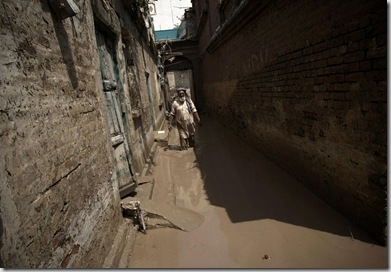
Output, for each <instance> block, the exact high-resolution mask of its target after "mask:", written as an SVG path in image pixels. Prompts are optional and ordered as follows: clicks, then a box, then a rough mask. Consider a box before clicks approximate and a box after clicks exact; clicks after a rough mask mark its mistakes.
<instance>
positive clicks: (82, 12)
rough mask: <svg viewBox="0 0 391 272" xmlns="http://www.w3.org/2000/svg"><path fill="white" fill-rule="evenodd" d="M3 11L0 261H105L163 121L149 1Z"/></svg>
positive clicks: (60, 264)
mask: <svg viewBox="0 0 391 272" xmlns="http://www.w3.org/2000/svg"><path fill="white" fill-rule="evenodd" d="M0 10H1V11H0V19H1V22H2V28H1V32H0V33H1V34H0V35H1V43H0V46H1V65H0V67H1V68H0V69H1V76H0V86H1V88H0V117H1V124H0V127H1V129H0V131H1V132H0V145H1V155H0V167H1V171H0V179H1V183H0V236H1V241H0V256H1V258H0V259H1V264H2V267H7V268H16V267H17V268H68V267H78V268H94V267H97V268H101V267H102V265H103V261H104V258H103V257H104V256H107V254H108V252H109V250H110V247H111V244H112V243H113V238H114V236H115V234H116V232H117V229H118V226H119V224H121V220H122V219H123V218H122V214H121V207H120V198H121V197H122V196H124V195H126V194H127V193H129V192H131V191H132V190H134V188H135V186H137V176H138V174H139V173H141V171H142V170H143V167H144V165H145V162H146V159H147V158H148V154H149V153H150V151H151V148H152V145H153V142H154V136H153V131H154V130H157V129H159V127H160V126H161V124H162V122H163V120H164V112H165V109H164V104H165V103H164V101H163V99H164V97H163V96H162V91H161V87H160V74H159V70H158V68H157V63H158V57H157V51H156V48H155V42H154V35H153V27H152V21H151V18H150V16H149V13H148V2H147V1H143V0H139V1H122V0H78V1H73V0H64V1H55V0H51V1H8V0H5V1H2V3H1V5H0Z"/></svg>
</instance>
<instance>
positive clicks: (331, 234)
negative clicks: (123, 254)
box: [129, 116, 388, 268]
mask: <svg viewBox="0 0 391 272" xmlns="http://www.w3.org/2000/svg"><path fill="white" fill-rule="evenodd" d="M201 118H202V119H203V124H204V125H203V126H202V127H197V129H198V131H197V136H196V147H195V149H193V148H190V149H189V150H186V151H179V149H178V145H179V140H178V139H177V134H176V132H175V131H174V130H173V131H171V132H170V133H169V139H168V144H169V146H160V147H158V148H157V151H156V155H155V159H154V167H153V171H152V174H153V178H154V186H153V191H151V194H149V196H150V201H153V203H155V204H156V203H157V204H156V205H159V203H160V206H161V207H162V208H164V207H170V206H172V207H176V208H177V209H182V210H184V211H186V210H188V211H190V212H191V213H194V214H196V215H197V216H194V214H193V215H192V216H189V217H186V215H184V218H182V219H183V220H185V221H186V219H188V220H189V222H187V226H188V227H187V229H185V230H180V229H177V228H170V227H166V228H165V227H162V228H155V229H148V231H147V233H146V234H143V233H141V232H138V234H137V237H136V240H135V244H134V248H133V252H132V256H131V258H130V263H129V268H387V267H388V253H387V248H385V247H381V246H378V245H376V244H375V243H374V242H373V241H372V240H371V239H370V238H369V237H368V236H367V235H366V234H365V233H364V232H363V231H361V230H360V229H359V228H357V227H356V226H354V225H352V224H351V223H350V222H349V220H348V219H347V218H345V217H344V216H343V215H341V214H340V213H339V212H338V211H336V210H334V209H333V208H331V207H330V206H328V205H327V204H326V203H325V202H323V201H322V200H320V199H319V198H318V197H316V196H315V195H314V194H312V193H311V192H310V191H308V190H307V189H306V188H305V187H304V186H303V185H301V184H300V183H298V182H297V181H296V180H295V179H294V178H292V177H290V176H289V175H288V174H287V173H285V172H284V171H282V170H281V169H280V168H279V167H277V166H276V165H275V164H273V163H272V162H270V161H269V160H268V159H266V158H265V157H264V156H263V155H261V154H260V153H258V152H256V151H255V150H253V149H252V148H251V147H250V146H248V145H247V144H246V143H245V142H244V141H242V140H241V139H239V138H238V137H236V136H235V135H233V134H231V133H229V132H228V131H227V130H226V129H225V128H224V127H223V126H222V125H220V124H219V123H218V122H217V121H216V120H214V119H212V118H211V117H207V116H202V117H201ZM142 186H143V185H140V187H142ZM142 203H143V202H142ZM142 205H143V204H142ZM171 212H172V213H174V214H175V213H176V210H175V209H174V208H173V209H171Z"/></svg>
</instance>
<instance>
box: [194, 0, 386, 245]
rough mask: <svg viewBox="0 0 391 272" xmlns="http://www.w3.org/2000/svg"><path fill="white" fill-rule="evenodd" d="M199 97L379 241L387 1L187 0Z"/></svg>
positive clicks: (383, 173) (383, 210)
mask: <svg viewBox="0 0 391 272" xmlns="http://www.w3.org/2000/svg"><path fill="white" fill-rule="evenodd" d="M192 3H193V9H194V12H195V20H196V26H197V28H196V29H197V37H196V38H197V39H198V44H199V45H198V49H199V54H200V58H201V60H200V69H199V71H200V82H202V86H201V88H199V91H202V95H203V97H204V103H205V106H206V108H207V110H208V112H209V113H210V114H213V115H214V116H216V117H217V118H218V119H219V120H221V122H223V123H224V124H225V125H226V126H227V127H229V128H230V129H231V130H232V131H233V132H235V133H236V134H238V135H240V136H241V137H242V138H243V139H245V140H246V142H249V143H251V144H252V145H253V146H254V148H257V149H258V150H260V151H261V152H262V153H263V154H265V155H266V156H267V157H269V158H270V159H272V160H273V161H274V162H275V163H276V164H278V165H279V166H281V167H282V168H283V169H285V170H286V171H287V172H289V173H290V174H292V175H294V176H295V177H296V178H297V179H298V180H299V181H301V182H303V183H304V184H306V185H307V186H308V188H310V189H311V190H312V191H314V192H316V193H317V194H318V195H319V196H321V197H322V198H323V199H324V200H325V201H327V202H328V203H330V204H331V205H333V206H334V207H335V208H337V209H338V210H340V211H341V212H343V213H344V214H345V215H347V216H348V217H349V218H350V219H351V220H352V221H353V222H355V223H357V224H359V225H361V226H362V227H364V228H365V229H366V230H367V231H368V232H370V233H371V234H372V235H373V236H374V237H376V238H378V240H379V241H381V242H383V243H385V241H386V233H387V212H386V207H387V200H386V199H387V58H386V53H387V49H386V48H387V47H386V46H387V5H386V2H384V1H370V2H368V1H360V0H355V1H351V0H349V1H343V2H338V1H285V0H278V1H255V0H201V1H192Z"/></svg>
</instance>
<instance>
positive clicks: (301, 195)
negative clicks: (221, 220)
mask: <svg viewBox="0 0 391 272" xmlns="http://www.w3.org/2000/svg"><path fill="white" fill-rule="evenodd" d="M202 119H203V120H204V125H203V127H202V128H200V129H198V132H197V134H198V135H197V148H196V157H197V164H198V166H199V168H200V171H201V174H202V177H203V182H204V189H205V192H206V194H207V196H208V199H209V201H210V203H211V205H215V206H219V207H223V208H224V209H225V210H226V212H227V214H228V216H229V218H230V220H231V221H232V222H233V223H238V222H244V221H253V220H262V219H273V220H277V221H280V222H285V223H287V224H292V225H296V226H302V227H305V228H310V229H315V230H319V231H325V232H328V233H333V234H335V235H339V236H346V237H351V238H354V239H358V240H361V241H365V242H370V243H375V241H373V240H372V239H371V238H370V237H369V236H368V235H367V233H365V232H364V231H363V230H361V229H360V228H359V227H357V226H355V225H353V224H352V223H351V222H350V221H349V220H348V219H346V217H344V216H343V215H342V214H340V213H339V212H337V211H336V210H335V209H333V208H332V207H331V206H329V205H328V204H326V203H325V202H324V201H323V200H321V199H320V198H318V197H317V196H316V195H314V194H313V193H311V192H310V191H309V190H308V189H307V188H306V187H305V186H304V185H302V184H300V183H299V182H297V181H296V180H295V179H294V178H292V177H291V176H289V175H288V174H287V173H285V172H284V171H283V170H282V169H281V168H279V167H278V166H276V165H275V164H273V163H272V162H271V161H269V160H268V159H267V158H265V157H264V156H263V155H262V154H260V153H259V152H257V151H256V150H255V149H254V148H251V146H249V145H248V144H247V143H246V142H244V141H243V140H242V139H240V138H239V137H237V136H235V135H233V134H232V133H231V132H229V131H228V130H227V129H226V128H224V127H223V126H222V125H221V124H219V123H218V122H217V121H214V120H213V119H212V118H208V117H207V116H203V117H202Z"/></svg>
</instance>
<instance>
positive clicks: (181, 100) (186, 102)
mask: <svg viewBox="0 0 391 272" xmlns="http://www.w3.org/2000/svg"><path fill="white" fill-rule="evenodd" d="M177 93H178V96H177V98H176V99H175V100H174V102H173V103H172V107H171V113H170V123H169V127H168V129H169V130H170V131H171V129H172V120H173V119H174V118H175V119H176V122H177V129H178V133H179V141H180V145H181V150H186V149H187V148H188V147H189V146H190V147H193V146H194V133H195V124H194V117H195V118H196V119H197V122H198V124H199V125H200V126H201V125H202V123H201V119H200V117H199V115H198V112H197V109H196V108H195V106H194V103H193V101H192V100H191V99H190V97H187V95H186V89H185V88H178V89H177Z"/></svg>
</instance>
